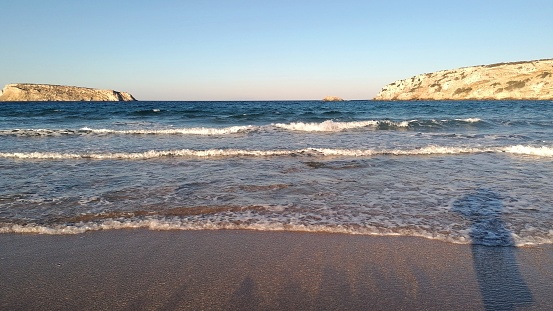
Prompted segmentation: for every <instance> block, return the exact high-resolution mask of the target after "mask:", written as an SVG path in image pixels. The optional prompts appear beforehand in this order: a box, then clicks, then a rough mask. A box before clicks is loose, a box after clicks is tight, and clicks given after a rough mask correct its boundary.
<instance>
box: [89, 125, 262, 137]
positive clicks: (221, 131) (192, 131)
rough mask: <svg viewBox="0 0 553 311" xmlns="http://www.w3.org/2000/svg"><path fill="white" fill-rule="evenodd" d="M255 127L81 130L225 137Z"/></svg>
mask: <svg viewBox="0 0 553 311" xmlns="http://www.w3.org/2000/svg"><path fill="white" fill-rule="evenodd" d="M256 128H257V127H255V126H253V125H245V126H231V127H224V128H209V127H192V128H177V129H140V130H112V129H90V128H87V127H86V128H82V129H81V130H83V131H87V132H90V133H95V134H115V135H128V134H131V135H226V134H236V133H243V132H247V131H251V130H255V129H256Z"/></svg>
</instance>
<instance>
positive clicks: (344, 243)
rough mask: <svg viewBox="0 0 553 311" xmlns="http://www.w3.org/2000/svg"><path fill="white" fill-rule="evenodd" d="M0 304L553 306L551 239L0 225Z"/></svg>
mask: <svg viewBox="0 0 553 311" xmlns="http://www.w3.org/2000/svg"><path fill="white" fill-rule="evenodd" d="M0 246H1V249H0V280H1V281H0V309H1V310H552V309H553V247H552V246H551V245H547V246H537V247H530V248H510V247H506V248H505V247H503V248H502V247H484V246H471V245H455V244H450V243H445V242H440V241H433V240H427V239H422V238H410V237H376V236H360V235H345V234H325V233H298V232H258V231H243V230H214V231H148V230H144V229H136V230H112V231H99V232H88V233H85V234H79V235H32V234H26V235H20V234H1V235H0Z"/></svg>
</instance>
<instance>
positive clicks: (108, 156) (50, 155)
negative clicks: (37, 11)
mask: <svg viewBox="0 0 553 311" xmlns="http://www.w3.org/2000/svg"><path fill="white" fill-rule="evenodd" d="M475 153H510V154H517V155H528V156H538V157H553V147H545V146H542V147H532V146H522V145H516V146H507V147H445V146H426V147H421V148H415V149H380V150H378V149H333V148H304V149H295V150H244V149H206V150H192V149H180V150H159V151H158V150H149V151H145V152H116V153H110V152H106V153H87V152H85V153H60V152H11V153H10V152H0V158H8V159H60V160H61V159H94V160H113V159H122V160H123V159H124V160H141V159H155V158H169V157H182V158H186V157H193V158H226V157H276V156H318V157H340V156H344V157H370V156H378V155H393V156H411V155H415V156H417V155H458V154H475Z"/></svg>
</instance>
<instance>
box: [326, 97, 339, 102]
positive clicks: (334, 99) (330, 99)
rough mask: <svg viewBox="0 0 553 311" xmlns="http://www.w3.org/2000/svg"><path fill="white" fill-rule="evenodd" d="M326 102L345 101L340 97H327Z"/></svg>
mask: <svg viewBox="0 0 553 311" xmlns="http://www.w3.org/2000/svg"><path fill="white" fill-rule="evenodd" d="M323 101H324V102H343V101H344V100H343V99H342V98H340V97H338V96H327V97H325V98H323Z"/></svg>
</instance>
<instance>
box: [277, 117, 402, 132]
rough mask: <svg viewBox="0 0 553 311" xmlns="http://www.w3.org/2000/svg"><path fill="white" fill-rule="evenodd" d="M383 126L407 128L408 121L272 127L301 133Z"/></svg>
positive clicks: (328, 122) (371, 121)
mask: <svg viewBox="0 0 553 311" xmlns="http://www.w3.org/2000/svg"><path fill="white" fill-rule="evenodd" d="M381 124H384V125H387V126H390V127H408V126H409V121H402V122H393V121H389V120H380V121H377V120H368V121H353V122H336V121H332V120H326V121H323V122H321V123H304V122H292V123H275V124H273V126H275V127H277V128H281V129H286V130H289V131H303V132H340V131H345V130H350V129H357V128H363V127H378V126H379V125H381Z"/></svg>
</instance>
